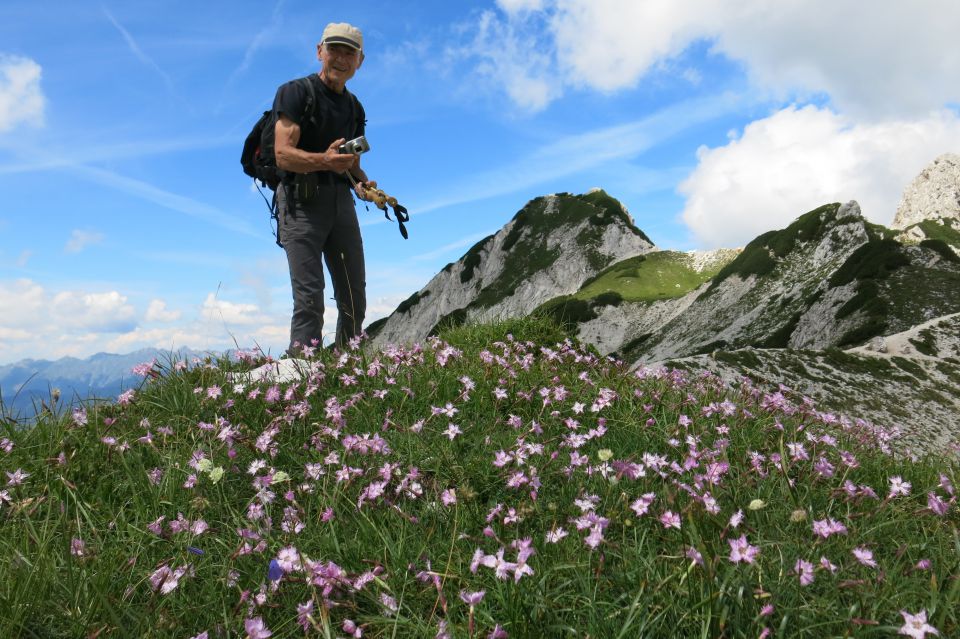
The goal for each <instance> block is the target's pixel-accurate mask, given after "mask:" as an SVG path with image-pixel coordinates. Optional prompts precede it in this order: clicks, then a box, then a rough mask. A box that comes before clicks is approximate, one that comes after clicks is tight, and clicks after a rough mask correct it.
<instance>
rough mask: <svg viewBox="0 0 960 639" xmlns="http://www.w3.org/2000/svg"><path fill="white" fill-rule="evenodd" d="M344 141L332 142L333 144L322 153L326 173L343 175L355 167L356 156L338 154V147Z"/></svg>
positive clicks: (344, 139) (341, 139)
mask: <svg viewBox="0 0 960 639" xmlns="http://www.w3.org/2000/svg"><path fill="white" fill-rule="evenodd" d="M346 141H347V140H346V138H340V139H338V140H334V141H333V144H331V145H330V147H329V148H328V149H327V150H326V151H324V152H323V161H324V163H325V164H326V165H327V170H328V171H335V172H337V173H343V172H344V171H349V170H350V169H352V168H353V167H355V166H356V165H357V156H356V155H354V154H353V153H340V145H341V144H343V143H344V142H346Z"/></svg>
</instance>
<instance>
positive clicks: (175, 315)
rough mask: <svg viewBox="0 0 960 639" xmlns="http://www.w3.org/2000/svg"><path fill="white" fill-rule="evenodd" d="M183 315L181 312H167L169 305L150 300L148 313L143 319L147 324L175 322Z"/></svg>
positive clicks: (160, 301)
mask: <svg viewBox="0 0 960 639" xmlns="http://www.w3.org/2000/svg"><path fill="white" fill-rule="evenodd" d="M182 315H183V313H181V312H180V311H170V310H167V303H166V302H164V301H163V300H150V306H148V307H147V313H146V315H144V317H143V319H144V320H145V321H147V322H161V323H168V322H175V321H177V320H178V319H180V317H181V316H182Z"/></svg>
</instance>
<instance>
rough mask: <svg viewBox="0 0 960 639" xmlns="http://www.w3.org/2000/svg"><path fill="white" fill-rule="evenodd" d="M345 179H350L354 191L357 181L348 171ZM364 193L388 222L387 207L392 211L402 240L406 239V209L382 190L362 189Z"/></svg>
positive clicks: (407, 220)
mask: <svg viewBox="0 0 960 639" xmlns="http://www.w3.org/2000/svg"><path fill="white" fill-rule="evenodd" d="M347 177H348V178H350V183H351V184H353V188H354V190H356V188H357V181H356V180H355V179H354V177H353V175H351V174H350V171H347ZM363 190H364V192H365V193H366V195H367V197H369V198H370V201H371V202H373V204H374V206H376V207H377V208H378V209H380V210H381V211H383V216H384V217H385V218H387V219H388V220H392V218H391V217H390V213H389V212H388V211H387V206H389V207H391V208H392V209H393V214H394V215H395V216H396V218H397V224H398V225H399V226H400V235H402V236H403V239H407V238H408V235H407V227H406V226H404V224H403V223H404V222H409V221H410V214H409V213H407V207H405V206H402V205H401V204H400V203H399V202H397V198H395V197H393V196H392V195H387V194H386V193H384V192H383V190H382V189H375V188H371V187H369V186H364V187H363Z"/></svg>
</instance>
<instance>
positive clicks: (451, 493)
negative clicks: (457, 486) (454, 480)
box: [440, 488, 457, 508]
mask: <svg viewBox="0 0 960 639" xmlns="http://www.w3.org/2000/svg"><path fill="white" fill-rule="evenodd" d="M440 501H441V502H443V505H444V506H447V507H448V508H449V507H450V506H453V505H454V504H455V503H457V491H455V490H454V489H453V488H448V489H447V490H445V491H443V492H442V493H440Z"/></svg>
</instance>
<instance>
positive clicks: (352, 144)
mask: <svg viewBox="0 0 960 639" xmlns="http://www.w3.org/2000/svg"><path fill="white" fill-rule="evenodd" d="M337 150H338V151H340V153H352V154H353V155H360V154H361V153H366V152H367V151H369V150H370V144H369V143H368V142H367V138H365V137H364V136H362V135H361V136H360V137H358V138H354V139H352V140H350V141H349V142H344V143H343V144H341V145H340V147H339V148H338V149H337Z"/></svg>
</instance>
